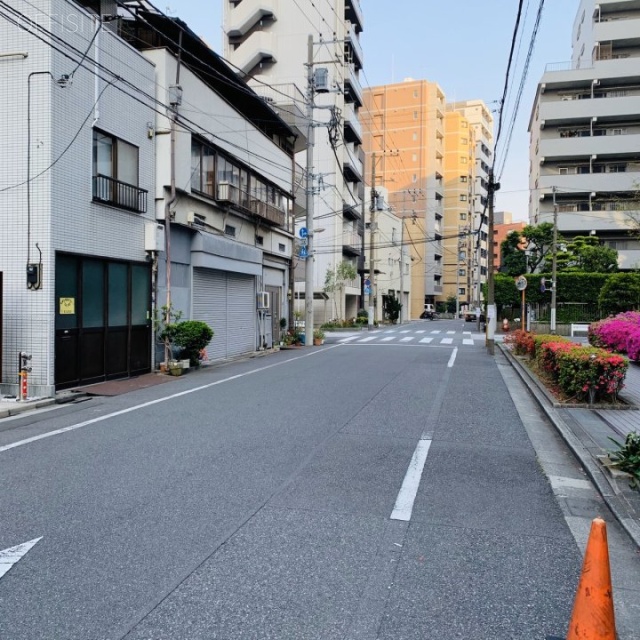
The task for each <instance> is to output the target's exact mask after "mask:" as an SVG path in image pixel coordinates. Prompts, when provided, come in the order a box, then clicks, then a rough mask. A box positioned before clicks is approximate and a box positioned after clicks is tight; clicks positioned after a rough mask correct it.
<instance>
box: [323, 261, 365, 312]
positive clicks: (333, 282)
mask: <svg viewBox="0 0 640 640" xmlns="http://www.w3.org/2000/svg"><path fill="white" fill-rule="evenodd" d="M357 275H358V272H357V271H356V268H355V266H354V265H352V264H351V263H350V262H347V261H346V260H343V261H342V262H341V263H340V264H339V265H338V266H337V267H336V268H335V269H332V268H331V267H328V268H327V272H326V273H325V275H324V288H323V290H324V292H325V293H329V294H331V295H332V297H333V306H334V309H335V311H336V315H337V316H339V317H340V318H342V316H343V309H342V302H343V299H344V296H343V295H342V292H343V291H344V288H345V286H346V283H347V282H348V281H349V280H355V279H356V276H357ZM336 292H337V293H339V294H340V296H339V297H340V309H338V304H337V299H336V298H337V296H336Z"/></svg>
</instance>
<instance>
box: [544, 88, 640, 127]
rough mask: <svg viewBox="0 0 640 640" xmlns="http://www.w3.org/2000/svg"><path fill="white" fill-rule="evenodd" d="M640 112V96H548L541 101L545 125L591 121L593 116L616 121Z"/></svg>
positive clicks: (634, 115) (631, 118)
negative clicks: (565, 97) (568, 97)
mask: <svg viewBox="0 0 640 640" xmlns="http://www.w3.org/2000/svg"><path fill="white" fill-rule="evenodd" d="M638 113H640V96H638V95H631V96H621V97H619V98H591V99H586V100H568V99H567V100H563V99H562V97H561V95H558V97H557V99H555V100H553V99H551V96H547V98H545V100H544V102H541V103H540V115H539V117H540V120H541V121H544V125H545V126H547V127H548V126H550V125H553V126H556V125H562V124H576V123H578V122H580V121H582V122H583V123H589V121H590V120H591V119H592V118H598V120H603V121H609V122H614V121H616V120H620V121H622V120H626V119H629V120H635V119H636V118H637V114H638Z"/></svg>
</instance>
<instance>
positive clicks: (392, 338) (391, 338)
mask: <svg viewBox="0 0 640 640" xmlns="http://www.w3.org/2000/svg"><path fill="white" fill-rule="evenodd" d="M395 339H396V337H395V336H389V337H388V338H382V342H389V340H395Z"/></svg>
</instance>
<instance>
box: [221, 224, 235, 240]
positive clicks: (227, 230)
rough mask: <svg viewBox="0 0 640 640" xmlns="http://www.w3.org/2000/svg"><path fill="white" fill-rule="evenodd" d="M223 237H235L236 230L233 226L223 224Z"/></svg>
mask: <svg viewBox="0 0 640 640" xmlns="http://www.w3.org/2000/svg"><path fill="white" fill-rule="evenodd" d="M224 235H225V236H229V237H230V238H235V237H236V228H235V227H234V226H233V225H230V224H225V225H224Z"/></svg>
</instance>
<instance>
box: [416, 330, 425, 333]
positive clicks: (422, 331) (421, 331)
mask: <svg viewBox="0 0 640 640" xmlns="http://www.w3.org/2000/svg"><path fill="white" fill-rule="evenodd" d="M416 333H424V329H421V330H420V331H416Z"/></svg>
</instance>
